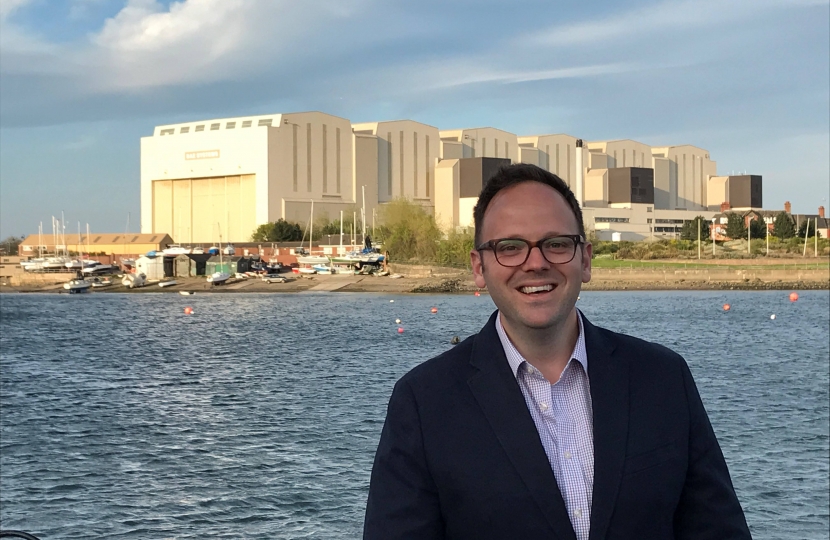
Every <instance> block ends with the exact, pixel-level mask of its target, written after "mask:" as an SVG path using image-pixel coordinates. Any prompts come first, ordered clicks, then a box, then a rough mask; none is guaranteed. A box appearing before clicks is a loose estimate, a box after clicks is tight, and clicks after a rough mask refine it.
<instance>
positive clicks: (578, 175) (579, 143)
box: [574, 139, 584, 207]
mask: <svg viewBox="0 0 830 540" xmlns="http://www.w3.org/2000/svg"><path fill="white" fill-rule="evenodd" d="M583 174H584V171H583V170H582V139H577V140H576V189H575V190H574V194H575V195H576V202H578V203H579V206H580V207H582V206H583V205H582V202H583V198H582V196H583V193H584V191H583V189H582V183H583Z"/></svg>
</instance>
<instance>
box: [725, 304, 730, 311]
mask: <svg viewBox="0 0 830 540" xmlns="http://www.w3.org/2000/svg"><path fill="white" fill-rule="evenodd" d="M730 309H732V306H730V305H729V304H724V305H723V310H724V311H729V310H730Z"/></svg>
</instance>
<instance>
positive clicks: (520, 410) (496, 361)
mask: <svg viewBox="0 0 830 540" xmlns="http://www.w3.org/2000/svg"><path fill="white" fill-rule="evenodd" d="M497 314H498V312H496V313H494V314H493V316H492V317H490V320H489V322H488V323H487V325H486V326H485V327H484V328H483V329H482V330H481V332H479V334H478V336H476V339H475V343H474V345H473V351H472V354H471V361H470V363H471V364H473V366H475V367H476V368H478V369H479V372H478V373H476V374H475V375H473V376H472V377H470V379H469V380H468V381H467V384H468V385H469V387H470V390H471V391H472V392H473V395H474V396H475V398H476V400H477V401H478V403H479V406H480V407H481V409H482V410H483V411H484V415H485V416H486V417H487V421H488V422H489V423H490V426H491V427H492V429H493V431H494V432H495V433H496V437H497V438H498V440H499V442H500V443H501V446H502V448H504V451H505V452H506V453H507V456H508V458H509V459H510V462H511V463H512V464H513V466H514V467H515V468H516V470H517V471H518V473H519V476H521V478H522V480H523V481H524V483H525V485H526V486H527V489H528V490H529V491H530V493H531V495H532V496H533V498H534V499H535V500H536V503H537V504H538V505H539V508H540V509H541V510H542V513H543V514H544V515H545V518H546V519H547V521H548V523H549V524H550V526H551V529H553V531H554V532H555V534H556V537H557V538H558V539H560V540H576V535H575V534H574V532H573V528H572V527H571V522H570V519H569V518H568V511H567V509H566V508H565V501H564V500H563V499H562V494H561V493H560V491H559V487H558V486H557V484H556V478H555V477H554V474H553V470H552V469H551V467H550V463H549V462H548V458H547V455H546V454H545V450H544V448H543V447H542V442H541V440H540V439H539V433H538V431H537V430H536V424H535V423H534V422H533V418H532V417H531V416H530V412H529V411H528V410H527V404H526V403H525V400H524V396H523V395H522V391H521V389H520V388H519V385H518V383H517V382H516V378H515V376H514V375H513V373H512V371H511V370H510V366H509V364H508V363H507V357H506V356H505V354H504V349H503V348H502V345H501V341H500V340H499V337H498V333H497V332H496V326H495V321H496V319H495V318H496V316H497ZM589 365H590V364H589Z"/></svg>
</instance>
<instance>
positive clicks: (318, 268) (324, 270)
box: [312, 264, 331, 274]
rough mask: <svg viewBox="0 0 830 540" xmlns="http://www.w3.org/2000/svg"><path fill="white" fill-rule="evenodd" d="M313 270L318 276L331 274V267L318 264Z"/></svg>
mask: <svg viewBox="0 0 830 540" xmlns="http://www.w3.org/2000/svg"><path fill="white" fill-rule="evenodd" d="M312 268H313V269H314V271H315V272H317V273H318V274H331V267H329V266H325V265H322V264H318V265H315V266H312Z"/></svg>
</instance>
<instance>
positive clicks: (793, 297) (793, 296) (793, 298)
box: [790, 292, 798, 302]
mask: <svg viewBox="0 0 830 540" xmlns="http://www.w3.org/2000/svg"><path fill="white" fill-rule="evenodd" d="M796 300H798V293H797V292H791V293H790V302H795V301H796Z"/></svg>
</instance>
